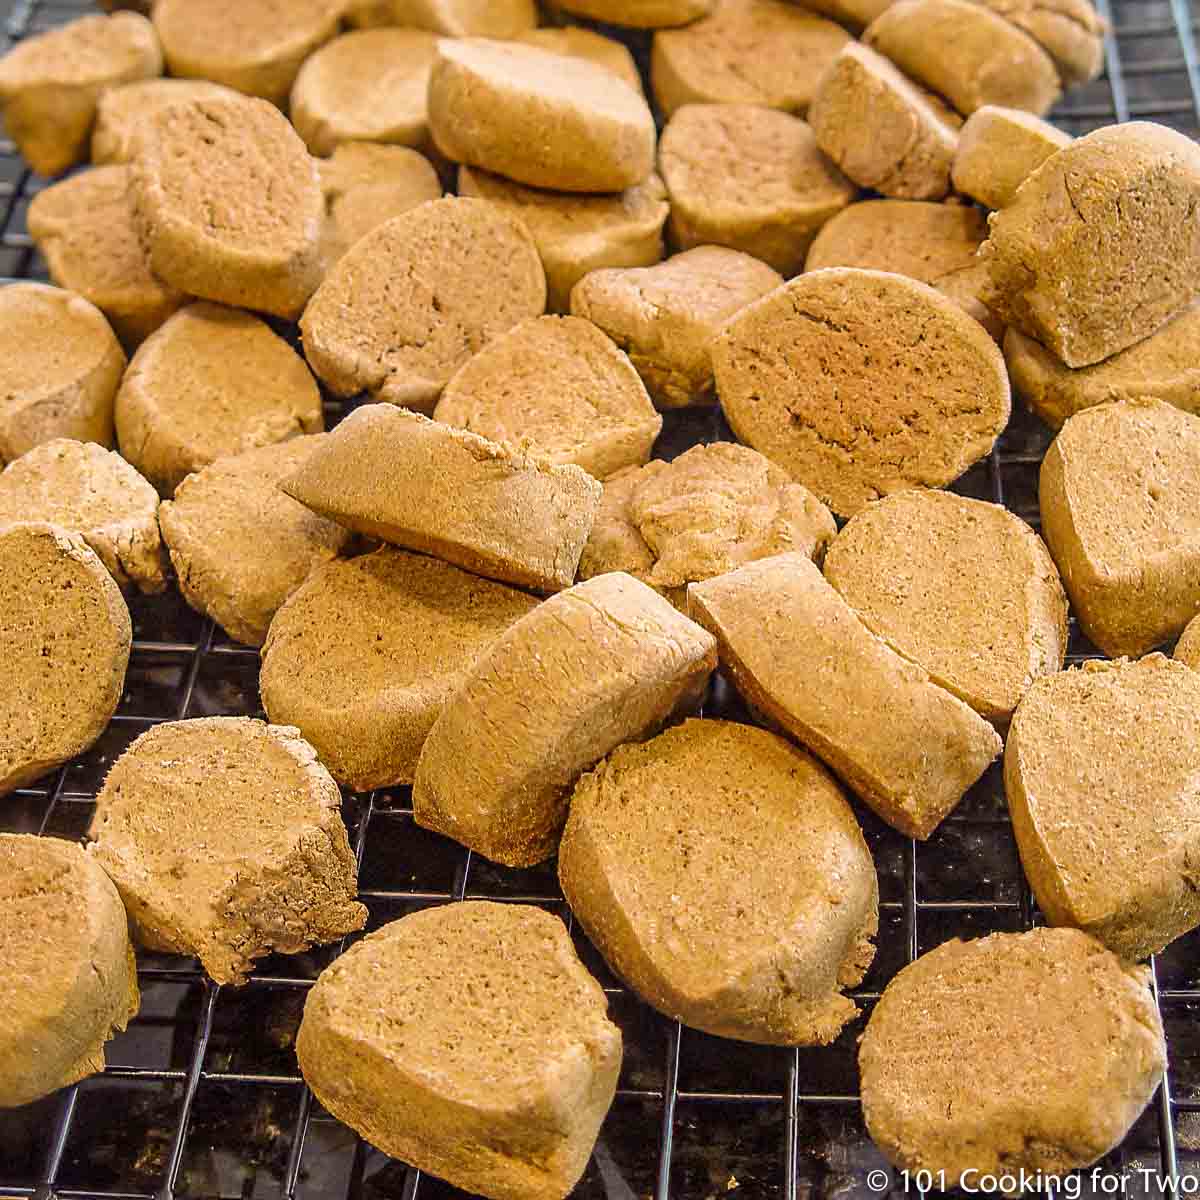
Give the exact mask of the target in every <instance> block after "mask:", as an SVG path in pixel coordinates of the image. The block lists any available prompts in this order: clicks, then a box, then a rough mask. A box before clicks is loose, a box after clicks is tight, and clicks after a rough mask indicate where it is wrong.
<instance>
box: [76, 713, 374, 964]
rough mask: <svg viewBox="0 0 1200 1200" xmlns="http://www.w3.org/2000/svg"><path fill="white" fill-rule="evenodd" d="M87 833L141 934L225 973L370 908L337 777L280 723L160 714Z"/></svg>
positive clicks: (121, 764) (325, 932) (333, 930)
mask: <svg viewBox="0 0 1200 1200" xmlns="http://www.w3.org/2000/svg"><path fill="white" fill-rule="evenodd" d="M88 836H89V837H90V838H91V840H92V845H91V846H90V847H89V852H90V853H91V854H92V855H93V856H94V861H95V862H98V863H99V864H100V865H101V866H102V867H103V868H104V869H105V871H107V872H108V874H109V876H110V877H111V878H112V880H113V882H114V883H115V884H116V885H117V889H118V890H119V891H120V893H121V899H122V900H124V901H125V907H126V909H127V910H128V912H129V921H130V925H131V927H132V929H133V932H134V936H135V937H136V939H137V941H138V942H139V944H140V945H142V946H145V947H146V948H147V949H149V950H158V951H162V952H165V953H169V954H191V955H195V956H196V957H197V958H199V959H200V963H201V965H202V966H203V968H204V970H205V971H206V972H207V973H208V975H209V976H210V978H212V979H213V980H215V981H216V982H217V983H222V984H225V983H228V984H234V985H237V984H242V983H245V982H246V974H247V972H249V971H250V970H251V968H252V967H253V965H254V960H255V959H256V958H261V957H262V956H263V955H265V954H269V953H271V952H273V951H274V952H277V953H280V954H297V953H299V952H300V951H301V950H306V949H307V948H308V947H309V946H311V945H314V944H320V943H323V942H331V941H334V940H335V939H337V938H339V937H341V936H342V935H343V934H346V933H351V932H352V931H354V930H355V929H361V928H362V927H363V924H364V923H365V922H366V919H367V910H366V909H365V908H364V907H363V906H362V905H361V904H359V903H358V902H357V901H356V900H355V896H356V895H357V892H358V880H357V864H356V863H355V861H354V854H353V852H352V851H351V849H350V844H349V842H348V840H347V838H346V827H345V826H344V825H343V824H342V815H341V794H340V793H339V792H338V789H337V784H335V783H334V782H333V780H332V779H331V778H330V777H329V772H328V771H326V770H325V768H324V767H323V766H321V764H320V763H319V762H318V761H317V756H316V754H315V753H314V751H313V748H312V747H311V746H310V745H309V744H308V743H307V742H306V741H304V739H303V738H301V737H300V734H299V732H298V731H297V730H295V729H291V728H289V727H288V726H286V725H267V724H266V723H265V722H263V721H253V720H250V719H248V718H246V717H201V718H198V719H196V720H192V721H168V722H166V723H164V724H162V725H155V726H154V727H153V728H151V729H150V730H148V731H147V732H146V733H143V734H142V735H141V737H139V738H138V739H137V740H136V741H135V742H133V743H132V744H131V745H130V747H129V749H128V750H126V751H125V753H124V754H122V755H121V756H120V758H118V759H117V761H116V762H115V763H114V764H113V767H112V770H111V771H109V773H108V777H107V778H106V779H105V781H104V787H103V788H102V789H101V791H100V794H99V795H98V796H97V797H96V814H95V816H94V817H93V819H92V825H91V828H90V829H89V831H88Z"/></svg>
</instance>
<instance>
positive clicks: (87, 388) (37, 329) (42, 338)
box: [0, 283, 125, 463]
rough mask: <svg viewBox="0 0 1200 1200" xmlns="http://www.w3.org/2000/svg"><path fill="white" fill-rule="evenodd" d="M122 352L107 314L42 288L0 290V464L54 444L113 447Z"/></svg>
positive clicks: (22, 285) (64, 293) (25, 285)
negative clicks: (65, 439) (68, 442)
mask: <svg viewBox="0 0 1200 1200" xmlns="http://www.w3.org/2000/svg"><path fill="white" fill-rule="evenodd" d="M124 370H125V354H124V352H123V351H122V350H121V344H120V343H119V342H118V341H117V339H116V337H115V336H114V335H113V331H112V328H111V326H110V325H109V323H108V322H107V321H106V320H105V319H104V314H103V313H102V312H101V311H100V310H99V309H98V308H96V307H95V305H93V304H89V303H88V301H86V300H85V299H84V298H83V297H82V296H77V295H75V293H74V292H68V291H66V290H65V289H63V288H56V287H48V286H47V285H46V284H43V283H13V284H9V285H8V286H7V287H3V288H0V463H3V462H11V461H12V460H13V459H14V458H19V457H20V456H21V455H22V454H24V453H25V451H26V450H29V449H32V448H33V447H34V446H36V445H38V444H39V443H41V442H48V441H50V439H51V438H59V437H69V438H74V439H76V440H77V441H81V442H99V443H100V445H101V446H111V445H112V441H113V400H114V398H115V396H116V394H117V387H118V386H119V385H120V382H121V373H122V372H123V371H124Z"/></svg>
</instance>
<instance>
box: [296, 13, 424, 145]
mask: <svg viewBox="0 0 1200 1200" xmlns="http://www.w3.org/2000/svg"><path fill="white" fill-rule="evenodd" d="M436 48H437V38H436V37H435V36H434V35H433V34H432V33H425V32H424V31H423V30H417V29H359V30H355V31H354V32H352V33H346V34H343V35H342V36H341V37H337V38H334V39H333V41H332V42H327V43H326V44H325V45H324V46H322V47H321V49H320V50H318V51H317V52H316V53H315V54H314V55H313V56H312V57H311V58H309V59H308V60H307V61H306V62H305V63H304V66H302V67H301V68H300V74H299V75H297V76H296V82H295V84H294V85H293V87H292V102H291V117H292V124H293V125H295V126H296V132H297V133H298V134H299V135H300V136H301V137H302V138H303V139H304V143H305V145H306V146H308V148H309V150H311V151H312V152H313V154H325V155H327V154H332V153H333V151H334V150H335V149H336V147H338V146H340V145H342V144H343V143H344V142H355V141H358V142H398V143H399V144H400V145H403V146H419V145H421V144H422V143H423V142H425V141H427V140H428V137H429V123H428V120H427V119H426V111H425V93H426V91H427V89H428V87H429V72H430V71H431V69H432V68H433V58H434V54H435V53H436Z"/></svg>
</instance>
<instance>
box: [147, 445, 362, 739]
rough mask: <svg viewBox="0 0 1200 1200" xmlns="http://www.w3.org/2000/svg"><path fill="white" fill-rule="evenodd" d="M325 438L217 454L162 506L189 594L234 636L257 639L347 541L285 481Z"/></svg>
mask: <svg viewBox="0 0 1200 1200" xmlns="http://www.w3.org/2000/svg"><path fill="white" fill-rule="evenodd" d="M320 444H321V438H320V436H319V435H318V436H313V437H295V438H291V439H290V440H289V441H286V442H277V443H275V444H274V445H269V446H260V447H258V448H257V449H255V450H247V451H245V452H244V453H241V454H234V455H230V456H229V457H225V458H218V459H217V460H216V461H215V462H213V463H212V464H210V465H209V466H206V467H203V468H202V469H201V470H199V471H197V472H196V473H195V474H193V475H189V476H188V477H187V478H186V479H185V480H184V481H183V482H182V483H181V484H180V485H179V487H178V488H177V489H176V490H175V498H174V500H168V501H167V502H166V503H165V504H163V506H162V509H161V510H160V512H159V520H160V522H161V523H162V533H163V538H164V539H165V541H166V543H167V546H168V548H169V549H170V551H171V562H172V563H173V564H174V567H175V574H176V575H177V576H178V578H179V590H180V591H181V592H182V593H183V596H184V599H185V600H187V602H188V603H189V604H190V605H191V606H192V607H193V608H194V609H196V610H197V611H198V612H202V613H204V614H205V615H206V616H210V617H212V619H213V620H214V621H216V622H217V624H218V625H220V626H221V627H222V628H223V629H224V630H225V632H226V633H228V634H229V636H230V637H231V638H233V639H234V640H235V641H238V642H243V643H245V644H246V645H248V646H261V645H262V644H263V642H264V641H266V637H267V629H268V628H269V626H270V624H271V619H272V618H273V617H274V616H275V611H276V610H277V609H278V608H279V606H280V605H281V604H282V603H283V602H284V601H285V600H286V599H287V598H288V597H289V596H290V595H291V594H292V592H294V591H295V590H296V588H297V587H299V586H300V584H302V583H303V582H304V580H305V579H307V578H308V574H309V572H310V571H312V570H314V569H315V568H316V567H318V566H320V565H322V564H323V563H325V562H327V561H328V560H329V559H331V558H335V557H336V556H337V555H338V554H340V553H342V551H344V550H345V549H346V547H347V545H348V543H349V542H350V540H351V535H350V532H349V531H348V530H346V529H343V528H342V527H341V526H340V525H336V524H334V522H332V521H329V520H326V519H325V518H324V517H320V516H318V515H317V514H316V513H314V512H311V511H310V510H309V509H307V508H305V507H304V505H303V504H299V503H297V501H295V500H293V499H292V498H291V496H288V495H285V494H284V492H282V491H281V490H280V488H279V484H280V482H281V481H282V480H284V479H286V478H288V477H290V476H291V475H293V474H294V473H295V472H296V471H297V470H299V469H300V468H301V467H302V466H303V465H304V463H305V462H307V461H308V457H309V455H310V454H312V453H313V451H314V450H316V448H317V447H318V446H319V445H320ZM281 724H285V725H286V724H294V722H288V721H283V722H281ZM306 736H307V735H306Z"/></svg>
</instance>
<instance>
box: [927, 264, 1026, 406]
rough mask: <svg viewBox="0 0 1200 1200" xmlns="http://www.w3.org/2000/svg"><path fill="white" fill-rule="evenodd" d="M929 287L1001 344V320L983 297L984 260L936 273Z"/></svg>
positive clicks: (986, 281)
mask: <svg viewBox="0 0 1200 1200" xmlns="http://www.w3.org/2000/svg"><path fill="white" fill-rule="evenodd" d="M930 287H935V288H937V290H938V291H939V292H941V293H942V295H943V296H946V297H948V298H949V299H951V300H953V301H954V303H955V304H957V305H958V307H959V308H961V309H962V310H963V312H965V313H966V314H967V316H969V317H973V318H974V319H975V320H976V321H978V322H979V323H980V325H982V326H983V327H984V329H986V330H987V331H988V334H989V335H990V336H991V339H992V341H993V342H995V343H996V345H997V346H1000V345H1003V343H1004V332H1005V331H1004V322H1003V321H1001V320H1000V318H999V317H998V316H996V314H995V313H994V312H993V311H992V310H991V309H990V308H989V307H988V306H987V303H986V301H985V300H984V299H983V297H984V296H985V295H988V294H990V287H991V285H990V282H989V279H988V273H987V267H985V266H984V265H983V263H981V262H979V261H977V260H976V261H972V262H971V264H970V265H969V266H965V267H957V268H955V270H953V271H947V272H946V274H945V275H938V276H936V277H935V278H934V279H931V280H930ZM1010 373H1011V368H1010ZM1013 386H1014V387H1015V386H1016V385H1015V384H1014V385H1013Z"/></svg>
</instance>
